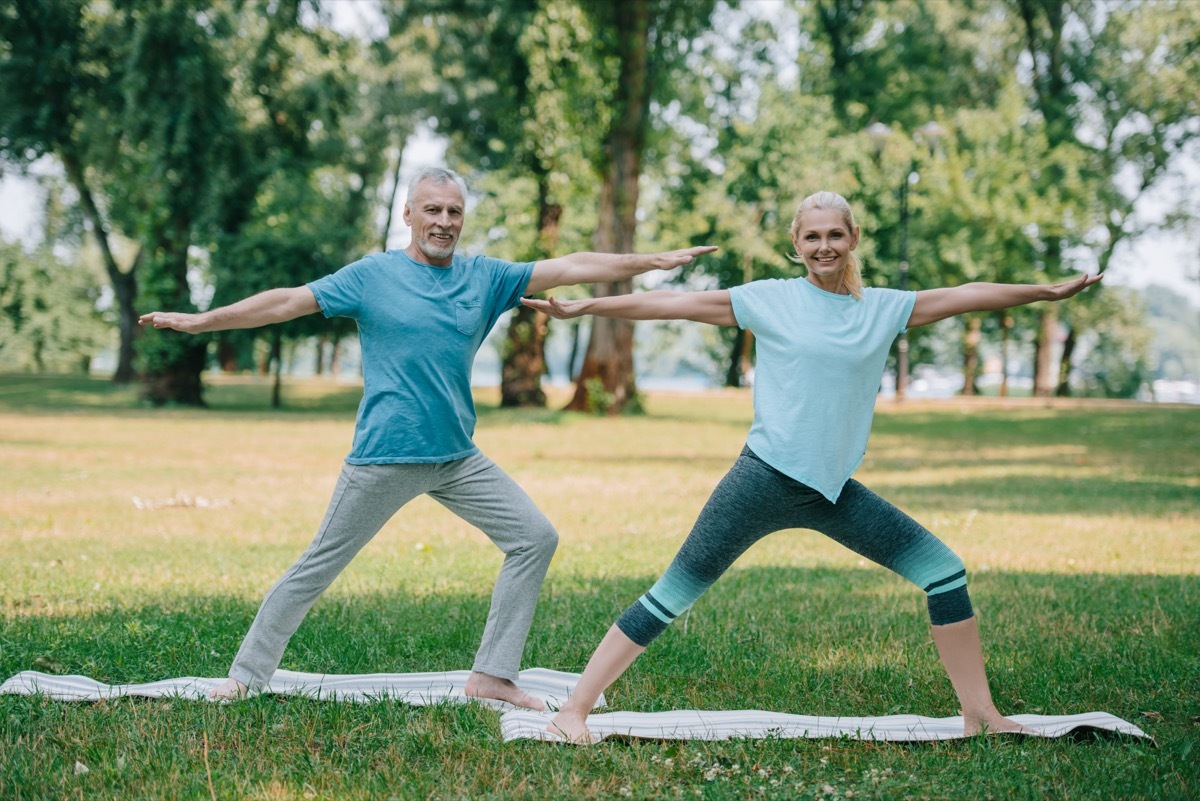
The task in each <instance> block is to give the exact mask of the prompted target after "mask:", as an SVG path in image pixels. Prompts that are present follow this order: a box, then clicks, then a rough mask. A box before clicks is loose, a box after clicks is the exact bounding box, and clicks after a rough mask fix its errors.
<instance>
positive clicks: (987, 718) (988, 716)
mask: <svg viewBox="0 0 1200 801" xmlns="http://www.w3.org/2000/svg"><path fill="white" fill-rule="evenodd" d="M1014 733H1015V734H1037V731H1036V730H1034V729H1031V728H1029V727H1028V726H1025V725H1023V724H1021V723H1018V722H1017V721H1015V720H1012V719H1011V718H1006V717H1004V716H1003V715H1001V714H1000V713H999V712H998V711H997V710H996V708H995V707H992V708H990V709H988V710H985V711H983V712H980V713H976V714H971V715H968V714H966V713H964V714H963V735H964V736H966V737H974V736H975V735H977V734H1014Z"/></svg>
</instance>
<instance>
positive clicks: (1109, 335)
mask: <svg viewBox="0 0 1200 801" xmlns="http://www.w3.org/2000/svg"><path fill="white" fill-rule="evenodd" d="M1074 319H1075V320H1076V322H1077V324H1078V325H1080V327H1081V328H1082V329H1083V330H1084V331H1087V332H1089V334H1090V337H1089V340H1090V344H1092V348H1091V349H1090V350H1089V352H1088V354H1087V356H1085V357H1084V359H1083V360H1082V362H1081V364H1080V365H1079V367H1080V372H1081V373H1082V374H1083V381H1084V385H1085V390H1084V394H1086V395H1090V396H1097V397H1103V398H1132V397H1135V396H1136V395H1137V394H1138V392H1139V390H1141V389H1142V388H1143V387H1144V386H1145V385H1146V384H1147V383H1149V381H1150V380H1151V378H1152V369H1151V366H1150V347H1151V343H1152V341H1153V339H1154V333H1153V331H1151V330H1150V329H1149V328H1148V327H1147V326H1146V302H1145V300H1144V299H1143V298H1142V297H1141V296H1140V295H1136V294H1129V293H1121V292H1110V291H1103V292H1098V293H1096V297H1094V298H1093V299H1092V302H1091V303H1090V304H1088V305H1087V306H1083V307H1081V308H1079V309H1076V311H1075V317H1074Z"/></svg>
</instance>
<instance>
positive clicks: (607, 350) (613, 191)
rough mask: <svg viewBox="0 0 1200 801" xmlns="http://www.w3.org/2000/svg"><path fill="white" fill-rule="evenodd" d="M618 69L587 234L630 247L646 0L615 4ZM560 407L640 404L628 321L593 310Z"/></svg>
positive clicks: (645, 78)
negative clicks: (594, 220)
mask: <svg viewBox="0 0 1200 801" xmlns="http://www.w3.org/2000/svg"><path fill="white" fill-rule="evenodd" d="M614 19H615V20H616V27H617V30H616V42H617V51H618V54H619V63H620V71H619V77H618V83H617V86H616V92H615V103H614V112H613V122H612V127H611V128H610V130H609V132H608V135H607V137H606V141H605V144H604V162H603V164H602V168H603V169H602V177H603V183H602V184H601V189H600V222H599V224H598V226H597V228H596V234H595V237H594V239H593V244H594V247H595V249H596V250H597V251H601V252H607V253H629V252H632V251H633V240H634V232H635V230H636V228H637V201H638V178H639V177H640V175H641V170H642V153H643V151H644V150H645V144H646V131H647V128H648V124H649V123H648V120H649V111H650V81H649V73H648V62H647V57H648V46H649V45H648V43H649V35H650V11H649V2H648V0H621V2H619V3H618V7H617V8H616V9H615V11H614ZM632 290H633V281H632V280H631V279H626V280H624V281H615V282H611V283H605V284H596V285H595V286H594V287H593V294H594V295H595V296H596V297H607V296H611V295H624V294H628V293H629V292H631V291H632ZM567 408H568V409H570V410H574V411H603V412H606V413H608V414H619V413H620V412H622V411H639V410H640V408H641V402H640V399H639V398H638V392H637V384H636V382H635V380H634V375H633V323H632V322H631V321H629V320H616V319H611V318H608V317H597V318H595V319H594V321H593V322H592V335H591V338H590V340H589V341H588V347H587V353H586V354H585V356H584V359H583V368H582V369H581V370H580V372H579V377H578V379H577V380H576V383H575V395H574V397H572V398H571V402H570V403H569V404H567Z"/></svg>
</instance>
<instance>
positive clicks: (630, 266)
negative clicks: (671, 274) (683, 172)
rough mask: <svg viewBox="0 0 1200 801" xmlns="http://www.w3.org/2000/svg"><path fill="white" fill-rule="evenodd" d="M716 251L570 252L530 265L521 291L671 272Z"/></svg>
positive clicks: (705, 248) (707, 248) (711, 248)
mask: <svg viewBox="0 0 1200 801" xmlns="http://www.w3.org/2000/svg"><path fill="white" fill-rule="evenodd" d="M716 249H717V248H716V247H715V246H712V245H703V246H701V247H694V248H683V249H682V250H668V251H665V252H663V253H572V254H570V255H569V256H559V257H558V258H554V259H543V260H542V261H539V262H537V263H536V264H534V265H533V275H532V276H530V278H529V286H528V287H527V288H526V290H525V292H526V293H527V294H529V295H536V294H537V293H538V292H545V291H546V290H548V289H554V288H555V287H559V286H569V285H571V284H596V283H603V282H606V281H623V280H625V279H626V278H632V277H633V276H635V275H640V274H642V273H645V272H649V271H650V270H673V269H675V268H676V267H681V266H683V265H685V264H691V263H692V261H693V260H694V259H695V258H696V257H697V256H703V255H704V254H705V253H712V252H713V251H714V250H716Z"/></svg>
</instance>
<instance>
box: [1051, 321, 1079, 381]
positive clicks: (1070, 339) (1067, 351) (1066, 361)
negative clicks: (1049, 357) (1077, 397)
mask: <svg viewBox="0 0 1200 801" xmlns="http://www.w3.org/2000/svg"><path fill="white" fill-rule="evenodd" d="M1075 342H1076V336H1075V326H1071V327H1070V328H1069V329H1067V338H1066V339H1064V340H1063V349H1062V358H1061V359H1060V360H1059V362H1058V387H1057V388H1056V389H1055V390H1054V394H1055V395H1056V396H1057V397H1059V398H1069V397H1071V381H1070V379H1071V358H1072V357H1073V356H1074V355H1075Z"/></svg>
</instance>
